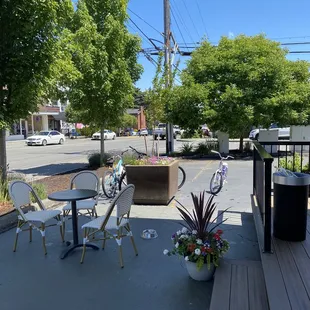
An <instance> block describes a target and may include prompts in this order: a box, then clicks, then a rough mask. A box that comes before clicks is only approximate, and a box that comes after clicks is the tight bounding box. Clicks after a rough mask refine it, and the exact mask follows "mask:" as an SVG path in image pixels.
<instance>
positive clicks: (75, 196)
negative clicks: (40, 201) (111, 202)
mask: <svg viewBox="0 0 310 310" xmlns="http://www.w3.org/2000/svg"><path fill="white" fill-rule="evenodd" d="M97 195H98V193H97V192H96V191H94V190H89V189H69V190H65V191H60V192H55V193H52V194H50V195H48V199H50V200H54V201H68V202H71V210H72V231H73V244H72V245H71V246H69V247H68V248H67V249H66V250H64V251H63V252H62V254H61V256H60V258H61V259H64V258H66V257H67V256H68V254H69V253H70V252H72V251H73V250H74V249H76V248H79V247H82V246H83V243H79V234H78V219H77V211H76V202H77V201H79V200H84V199H89V198H93V197H95V196H97ZM86 247H88V248H92V249H94V250H98V249H99V248H98V247H97V246H96V245H94V244H91V243H87V244H86Z"/></svg>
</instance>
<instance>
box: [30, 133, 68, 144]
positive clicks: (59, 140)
mask: <svg viewBox="0 0 310 310" xmlns="http://www.w3.org/2000/svg"><path fill="white" fill-rule="evenodd" d="M65 140H66V139H65V136H64V135H63V134H62V133H60V132H59V131H56V130H51V131H40V132H39V133H38V134H37V135H33V136H31V137H29V138H28V139H26V144H27V145H43V146H45V145H47V144H64V142H65Z"/></svg>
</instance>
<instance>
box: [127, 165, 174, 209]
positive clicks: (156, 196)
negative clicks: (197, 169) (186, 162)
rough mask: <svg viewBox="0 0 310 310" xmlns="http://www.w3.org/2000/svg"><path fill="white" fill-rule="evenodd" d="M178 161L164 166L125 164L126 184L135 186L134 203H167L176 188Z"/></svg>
mask: <svg viewBox="0 0 310 310" xmlns="http://www.w3.org/2000/svg"><path fill="white" fill-rule="evenodd" d="M178 167H179V162H178V161H177V160H175V161H173V162H172V163H170V164H169V165H164V166H155V165H148V166H133V165H127V166H126V173H127V184H133V185H134V186H135V188H136V189H135V193H134V197H133V200H134V203H135V204H146V205H167V204H168V203H169V201H170V200H171V199H172V198H173V197H174V196H175V194H176V192H177V190H178Z"/></svg>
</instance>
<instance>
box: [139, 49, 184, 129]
mask: <svg viewBox="0 0 310 310" xmlns="http://www.w3.org/2000/svg"><path fill="white" fill-rule="evenodd" d="M177 70H178V64H177V65H176V66H175V68H174V69H173V70H168V68H167V67H166V66H165V65H163V54H160V55H159V56H158V59H157V67H156V72H155V76H154V78H153V80H152V87H151V88H149V89H148V90H147V91H146V92H145V103H146V117H147V121H148V123H149V124H151V126H152V128H154V126H155V124H156V123H157V122H166V121H167V116H168V114H169V113H170V110H171V100H172V98H173V94H174V93H173V88H174V80H175V76H176V74H177ZM167 80H168V81H169V82H168V87H166V82H167Z"/></svg>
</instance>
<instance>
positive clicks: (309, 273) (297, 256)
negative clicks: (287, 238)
mask: <svg viewBox="0 0 310 310" xmlns="http://www.w3.org/2000/svg"><path fill="white" fill-rule="evenodd" d="M289 246H290V249H291V252H292V255H293V257H294V260H295V263H296V266H297V268H298V270H299V274H300V277H301V279H302V281H303V284H304V286H305V288H306V291H307V294H308V297H309V296H310V268H309V266H310V258H309V256H308V255H307V253H306V251H305V249H304V247H303V245H302V244H301V242H289Z"/></svg>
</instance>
